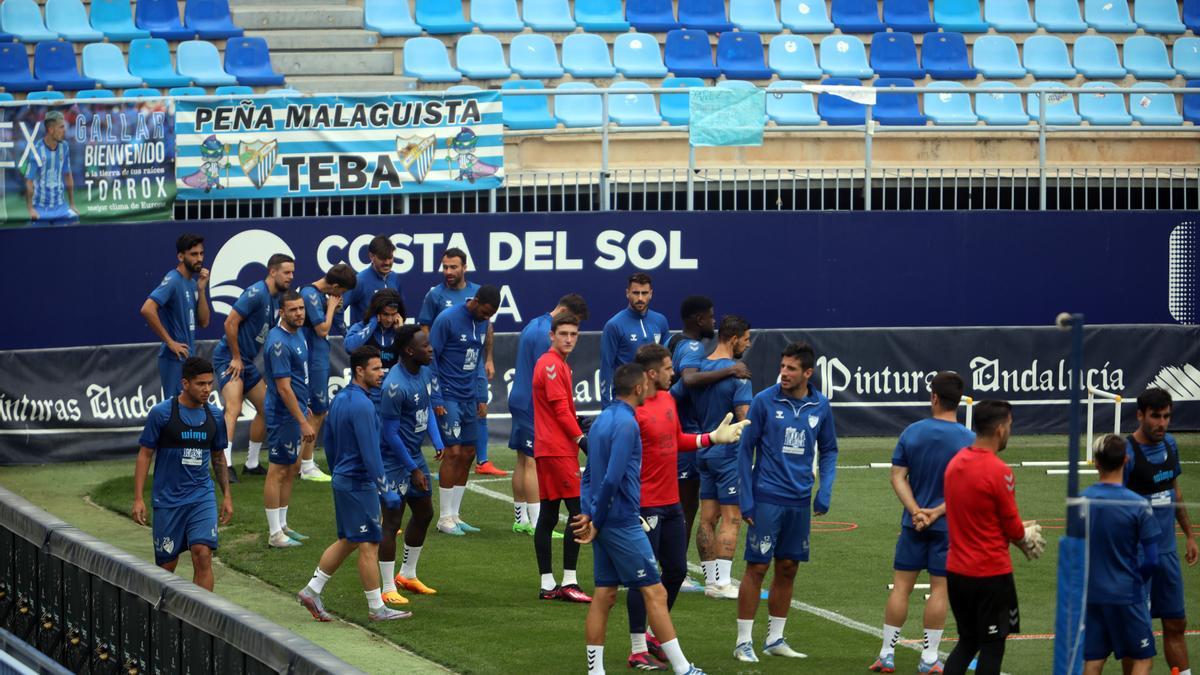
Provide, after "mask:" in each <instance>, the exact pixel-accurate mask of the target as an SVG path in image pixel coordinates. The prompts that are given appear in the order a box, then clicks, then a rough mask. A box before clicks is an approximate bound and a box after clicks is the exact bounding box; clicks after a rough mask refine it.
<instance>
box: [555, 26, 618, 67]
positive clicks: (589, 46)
mask: <svg viewBox="0 0 1200 675" xmlns="http://www.w3.org/2000/svg"><path fill="white" fill-rule="evenodd" d="M562 65H563V70H565V71H567V72H568V73H570V74H571V75H573V76H574V77H613V76H615V75H616V74H617V69H616V68H613V64H612V59H611V58H610V57H609V55H608V43H607V42H605V41H604V38H602V37H600V36H599V35H596V34H595V33H573V34H571V35H568V36H567V37H566V39H565V40H563V43H562Z"/></svg>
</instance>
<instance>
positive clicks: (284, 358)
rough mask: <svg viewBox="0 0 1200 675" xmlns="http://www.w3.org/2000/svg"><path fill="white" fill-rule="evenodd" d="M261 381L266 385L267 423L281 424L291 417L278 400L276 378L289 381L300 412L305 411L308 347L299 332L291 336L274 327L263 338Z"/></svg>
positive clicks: (278, 327) (280, 327)
mask: <svg viewBox="0 0 1200 675" xmlns="http://www.w3.org/2000/svg"><path fill="white" fill-rule="evenodd" d="M263 370H264V371H265V372H264V373H263V375H265V377H264V379H265V380H266V381H267V415H268V417H267V420H268V421H281V420H285V419H288V418H290V417H291V416H292V413H291V412H290V411H289V410H288V409H287V406H286V405H284V403H283V399H282V398H280V397H279V382H278V378H281V377H290V378H292V380H291V388H292V393H293V394H295V395H296V401H297V402H298V403H299V404H300V411H301V412H303V411H305V410H306V409H307V408H308V344H307V343H306V342H305V341H304V336H303V335H301V334H300V331H296V332H295V333H292V332H289V331H287V330H285V329H284V328H283V327H282V326H276V327H274V328H272V329H271V332H270V333H268V334H267V349H266V351H265V352H264V354H263Z"/></svg>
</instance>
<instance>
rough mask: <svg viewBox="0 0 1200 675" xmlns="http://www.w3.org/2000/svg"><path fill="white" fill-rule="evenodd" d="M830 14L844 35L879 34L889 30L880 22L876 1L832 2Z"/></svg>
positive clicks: (849, 0) (831, 0) (833, 0)
mask: <svg viewBox="0 0 1200 675" xmlns="http://www.w3.org/2000/svg"><path fill="white" fill-rule="evenodd" d="M829 14H830V15H831V16H832V17H833V24H834V25H835V26H837V27H838V28H840V29H842V32H843V33H879V32H882V31H884V30H887V27H886V26H884V25H883V22H882V21H880V20H879V5H877V4H875V0H830V11H829Z"/></svg>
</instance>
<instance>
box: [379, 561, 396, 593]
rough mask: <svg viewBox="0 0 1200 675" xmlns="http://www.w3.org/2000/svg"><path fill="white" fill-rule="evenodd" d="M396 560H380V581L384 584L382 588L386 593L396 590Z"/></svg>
mask: <svg viewBox="0 0 1200 675" xmlns="http://www.w3.org/2000/svg"><path fill="white" fill-rule="evenodd" d="M395 576H396V561H395V560H380V561H379V581H380V583H382V584H383V588H381V589H380V590H381V591H383V592H384V593H391V592H393V591H395V590H396V579H395Z"/></svg>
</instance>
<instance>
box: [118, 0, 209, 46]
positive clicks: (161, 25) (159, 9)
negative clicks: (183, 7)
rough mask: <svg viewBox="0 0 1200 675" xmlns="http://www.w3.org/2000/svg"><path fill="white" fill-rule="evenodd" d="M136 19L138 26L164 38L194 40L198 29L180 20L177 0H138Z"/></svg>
mask: <svg viewBox="0 0 1200 675" xmlns="http://www.w3.org/2000/svg"><path fill="white" fill-rule="evenodd" d="M133 19H134V21H135V22H136V23H137V25H138V28H144V29H146V30H148V31H150V34H151V35H153V36H154V37H157V38H162V39H164V40H192V39H194V38H195V37H196V31H194V30H192V29H191V28H188V27H186V26H184V25H183V22H182V21H180V20H179V5H178V3H176V2H175V0H138V3H137V9H136V10H135V13H134V16H133Z"/></svg>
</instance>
